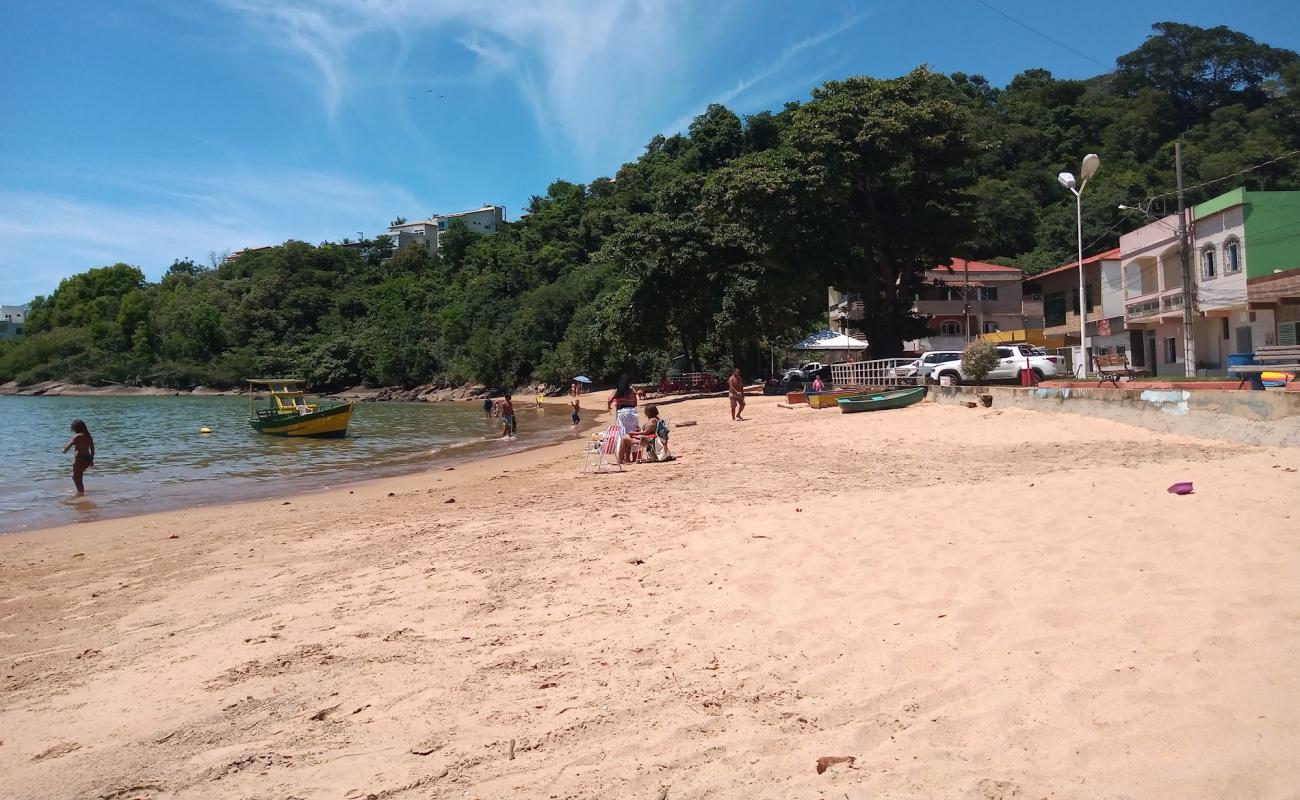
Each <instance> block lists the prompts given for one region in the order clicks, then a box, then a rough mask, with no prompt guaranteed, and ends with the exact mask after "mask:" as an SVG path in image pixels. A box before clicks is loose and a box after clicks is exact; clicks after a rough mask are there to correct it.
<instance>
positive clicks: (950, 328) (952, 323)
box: [939, 319, 961, 336]
mask: <svg viewBox="0 0 1300 800" xmlns="http://www.w3.org/2000/svg"><path fill="white" fill-rule="evenodd" d="M939 333H941V334H943V335H944V336H961V323H960V322H958V321H956V320H953V319H946V320H944V321H943V322H942V323H941V324H940V325H939Z"/></svg>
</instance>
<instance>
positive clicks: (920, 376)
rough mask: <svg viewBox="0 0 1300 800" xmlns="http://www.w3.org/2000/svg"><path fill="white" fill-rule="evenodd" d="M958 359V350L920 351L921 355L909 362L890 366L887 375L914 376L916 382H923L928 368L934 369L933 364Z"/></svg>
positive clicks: (928, 374)
mask: <svg viewBox="0 0 1300 800" xmlns="http://www.w3.org/2000/svg"><path fill="white" fill-rule="evenodd" d="M960 359H961V351H960V350H931V351H930V352H928V353H922V354H921V357H920V358H918V359H916V360H915V361H913V362H912V363H911V364H900V365H898V366H897V367H892V368H891V369H890V370H889V377H891V378H915V379H916V380H917V382H918V383H924V382H925V380H926V379H927V378H929V377H930V370H932V369H934V367H935V365H937V364H942V363H944V362H946V361H953V360H960Z"/></svg>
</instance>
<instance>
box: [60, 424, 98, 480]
mask: <svg viewBox="0 0 1300 800" xmlns="http://www.w3.org/2000/svg"><path fill="white" fill-rule="evenodd" d="M74 447H75V448H77V454H76V455H75V456H73V458H72V482H73V483H75V484H76V485H77V494H79V495H81V494H85V493H86V487H85V485H84V484H82V482H81V476H82V475H85V474H86V470H88V469H90V468H91V467H93V466H94V465H95V440H94V439H93V438H91V435H90V431H89V430H87V428H86V423H84V422H82V421H81V420H79V419H74V420H73V421H72V438H71V439H69V440H68V443H67V444H66V445H64V446H63V452H65V453H66V452H68V450H70V449H72V448H74Z"/></svg>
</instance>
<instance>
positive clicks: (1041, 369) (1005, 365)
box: [930, 344, 1061, 384]
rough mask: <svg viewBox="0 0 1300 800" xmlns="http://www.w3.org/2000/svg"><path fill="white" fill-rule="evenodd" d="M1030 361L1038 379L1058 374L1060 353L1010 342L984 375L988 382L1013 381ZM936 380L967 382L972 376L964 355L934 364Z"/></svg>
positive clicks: (1000, 351) (956, 382) (933, 373)
mask: <svg viewBox="0 0 1300 800" xmlns="http://www.w3.org/2000/svg"><path fill="white" fill-rule="evenodd" d="M1026 360H1028V362H1029V369H1031V370H1033V372H1034V375H1035V376H1036V377H1037V378H1038V380H1040V381H1041V380H1042V379H1044V378H1052V377H1055V376H1056V374H1057V372H1058V371H1059V369H1060V363H1061V359H1060V357H1059V356H1049V355H1048V354H1047V351H1045V350H1043V349H1041V348H1038V347H1033V346H1031V345H1027V344H1011V345H1005V346H1001V347H999V348H998V365H997V366H996V367H994V368H993V371H992V372H990V373H989V374H988V376H987V377H985V379H984V380H986V381H1014V380H1016V379H1017V378H1019V377H1020V370H1022V369H1024V368H1025V362H1026ZM930 377H931V379H933V380H934V381H936V382H938V381H942V380H943V379H944V378H950V379H951V380H952V382H953V383H954V384H961V383H966V382H968V381H969V380H970V378H969V377H968V376H967V375H966V374H965V373H964V372H963V371H962V368H961V356H960V354H959V355H958V357H957V358H955V359H953V360H952V361H945V362H943V363H941V364H935V365H934V367H932V368H931V370H930Z"/></svg>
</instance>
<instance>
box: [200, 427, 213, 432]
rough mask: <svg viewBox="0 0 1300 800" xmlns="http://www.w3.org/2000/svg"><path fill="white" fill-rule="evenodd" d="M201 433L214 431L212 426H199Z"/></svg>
mask: <svg viewBox="0 0 1300 800" xmlns="http://www.w3.org/2000/svg"><path fill="white" fill-rule="evenodd" d="M199 433H212V429H211V428H199Z"/></svg>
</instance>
